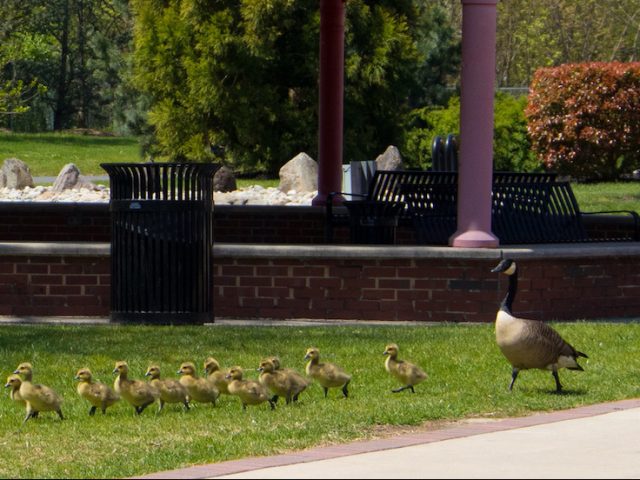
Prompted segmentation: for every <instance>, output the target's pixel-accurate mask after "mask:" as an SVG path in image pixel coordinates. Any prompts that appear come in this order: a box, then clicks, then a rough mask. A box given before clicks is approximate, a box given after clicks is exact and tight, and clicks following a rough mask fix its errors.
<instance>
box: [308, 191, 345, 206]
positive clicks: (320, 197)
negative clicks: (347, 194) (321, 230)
mask: <svg viewBox="0 0 640 480" xmlns="http://www.w3.org/2000/svg"><path fill="white" fill-rule="evenodd" d="M328 197H329V195H328V194H326V193H320V192H318V194H317V195H316V196H315V197H314V198H313V200H311V205H312V206H314V207H326V206H327V198H328ZM342 202H344V197H343V196H342V195H341V194H337V195H334V197H333V202H332V204H333V205H334V206H337V205H342Z"/></svg>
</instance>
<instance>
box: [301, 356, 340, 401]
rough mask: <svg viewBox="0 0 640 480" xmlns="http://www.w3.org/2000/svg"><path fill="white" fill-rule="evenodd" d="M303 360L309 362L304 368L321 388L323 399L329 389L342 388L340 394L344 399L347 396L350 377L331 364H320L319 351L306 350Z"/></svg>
mask: <svg viewBox="0 0 640 480" xmlns="http://www.w3.org/2000/svg"><path fill="white" fill-rule="evenodd" d="M304 359H305V360H309V362H308V363H307V367H306V372H307V375H309V376H310V377H311V378H313V379H314V380H315V381H316V382H318V383H319V384H320V385H321V386H322V388H323V389H324V396H325V398H326V397H327V395H328V393H329V389H330V388H339V387H342V394H343V395H344V397H345V398H347V397H348V396H349V390H348V388H347V387H348V386H349V382H350V381H351V375H349V374H347V373H345V372H344V370H342V369H341V368H340V367H338V366H337V365H335V364H333V363H329V362H325V363H322V362H320V350H318V349H317V348H315V347H311V348H308V349H307V353H306V355H305V356H304Z"/></svg>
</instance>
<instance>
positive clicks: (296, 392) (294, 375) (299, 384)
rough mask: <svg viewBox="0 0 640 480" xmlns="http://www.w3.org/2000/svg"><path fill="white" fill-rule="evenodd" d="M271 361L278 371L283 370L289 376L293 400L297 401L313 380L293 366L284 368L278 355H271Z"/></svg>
mask: <svg viewBox="0 0 640 480" xmlns="http://www.w3.org/2000/svg"><path fill="white" fill-rule="evenodd" d="M269 360H271V363H273V366H274V368H275V369H276V371H279V372H283V373H284V374H285V375H287V377H289V381H290V382H291V388H292V390H293V397H292V398H293V401H294V402H297V401H298V397H299V396H300V394H301V393H302V392H303V391H304V390H305V389H306V388H307V387H308V386H309V385H311V381H310V380H309V379H308V378H306V377H303V376H302V374H300V373H298V372H297V371H296V370H294V369H293V368H282V365H281V363H280V358H278V357H269Z"/></svg>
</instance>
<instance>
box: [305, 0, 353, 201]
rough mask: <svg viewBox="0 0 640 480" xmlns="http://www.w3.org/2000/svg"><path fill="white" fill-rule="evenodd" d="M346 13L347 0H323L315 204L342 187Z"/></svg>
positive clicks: (321, 2) (340, 198)
mask: <svg viewBox="0 0 640 480" xmlns="http://www.w3.org/2000/svg"><path fill="white" fill-rule="evenodd" d="M344 16H345V0H320V101H319V118H318V124H319V126H318V195H317V196H316V197H315V198H314V199H313V201H312V202H311V203H312V205H324V204H325V203H326V200H327V195H328V194H329V193H331V192H339V191H340V190H342V143H343V136H342V135H343V133H342V129H343V123H344V121H343V102H344ZM336 200H337V202H338V203H339V202H342V197H338V198H336Z"/></svg>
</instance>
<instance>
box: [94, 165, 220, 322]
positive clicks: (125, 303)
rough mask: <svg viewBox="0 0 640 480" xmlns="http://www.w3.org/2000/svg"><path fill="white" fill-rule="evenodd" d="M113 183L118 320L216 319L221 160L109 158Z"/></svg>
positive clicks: (113, 291) (115, 311)
mask: <svg viewBox="0 0 640 480" xmlns="http://www.w3.org/2000/svg"><path fill="white" fill-rule="evenodd" d="M101 166H102V168H104V169H105V170H106V171H107V173H108V174H109V180H110V184H111V201H110V210H111V321H113V322H116V323H149V324H162V325H170V324H174V325H177V324H203V323H206V322H212V321H213V301H212V298H211V294H212V272H211V259H212V257H211V255H212V254H211V250H212V246H213V226H212V217H213V175H214V174H215V172H216V170H218V168H220V166H219V165H217V164H215V165H213V164H196V163H103V164H101Z"/></svg>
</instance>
